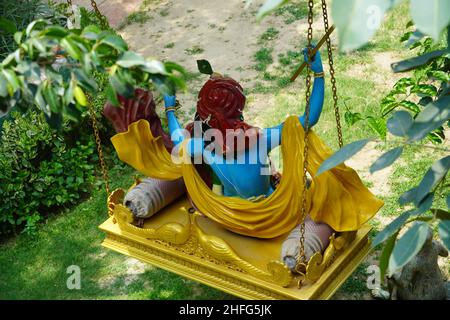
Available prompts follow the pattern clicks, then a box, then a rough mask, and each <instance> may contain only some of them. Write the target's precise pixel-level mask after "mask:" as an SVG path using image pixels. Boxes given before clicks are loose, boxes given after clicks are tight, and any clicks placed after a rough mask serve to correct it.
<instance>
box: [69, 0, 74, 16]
mask: <svg viewBox="0 0 450 320" xmlns="http://www.w3.org/2000/svg"><path fill="white" fill-rule="evenodd" d="M67 5H68V6H69V9H70V11H69V18H70V17H72V16H73V14H74V12H73V5H72V0H67Z"/></svg>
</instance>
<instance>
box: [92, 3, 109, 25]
mask: <svg viewBox="0 0 450 320" xmlns="http://www.w3.org/2000/svg"><path fill="white" fill-rule="evenodd" d="M91 6H92V8H94V11H95V14H96V15H97V18H98V19H99V20H100V23H101V24H102V27H103V30H107V29H109V23H108V19H107V18H106V17H105V16H104V15H103V14H102V13H101V12H100V10H99V9H98V6H97V2H95V0H91Z"/></svg>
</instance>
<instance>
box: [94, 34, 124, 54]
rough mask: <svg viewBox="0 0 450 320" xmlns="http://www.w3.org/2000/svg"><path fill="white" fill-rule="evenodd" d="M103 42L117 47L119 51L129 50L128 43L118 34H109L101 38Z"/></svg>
mask: <svg viewBox="0 0 450 320" xmlns="http://www.w3.org/2000/svg"><path fill="white" fill-rule="evenodd" d="M100 43H101V44H106V45H108V46H110V47H112V48H114V49H116V50H117V51H118V52H124V51H127V50H128V45H127V43H126V42H125V41H124V40H123V39H122V38H121V37H119V36H118V35H112V34H111V35H108V36H106V37H104V38H103V39H101V40H100Z"/></svg>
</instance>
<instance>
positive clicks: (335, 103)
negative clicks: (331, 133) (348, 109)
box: [322, 0, 344, 148]
mask: <svg viewBox="0 0 450 320" xmlns="http://www.w3.org/2000/svg"><path fill="white" fill-rule="evenodd" d="M322 12H323V25H324V27H325V32H327V31H328V29H329V26H328V11H327V2H326V0H322ZM326 41H327V51H328V64H329V66H330V81H331V90H332V91H333V108H334V115H335V118H336V127H337V134H338V142H339V147H340V148H342V146H343V145H344V142H343V139H342V128H341V115H340V113H339V107H338V96H337V88H336V78H335V75H334V63H333V51H332V48H331V39H330V37H328V38H327V40H326Z"/></svg>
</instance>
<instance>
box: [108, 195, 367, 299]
mask: <svg viewBox="0 0 450 320" xmlns="http://www.w3.org/2000/svg"><path fill="white" fill-rule="evenodd" d="M122 196H123V190H116V191H114V192H113V194H112V195H111V197H110V201H109V204H108V206H109V210H110V214H111V215H112V217H110V218H109V219H108V220H107V221H105V222H104V223H103V224H102V225H101V226H100V229H101V230H103V231H104V232H105V233H106V239H105V240H104V242H103V245H104V246H105V247H107V248H110V249H112V250H115V251H117V252H120V253H123V254H125V255H128V256H131V257H134V258H136V259H139V260H141V261H143V262H147V263H150V264H152V265H155V266H157V267H161V268H163V269H166V270H168V271H171V272H174V273H176V274H179V275H181V276H184V277H186V278H190V279H193V280H195V281H198V282H201V283H204V284H206V285H209V286H212V287H214V288H217V289H219V290H222V291H225V292H228V293H230V294H233V295H236V296H239V297H241V298H245V299H301V300H306V299H327V298H330V297H331V296H332V295H333V293H334V292H335V291H336V290H337V289H338V288H339V286H340V285H341V284H342V283H343V282H344V281H345V280H346V279H347V278H348V276H350V274H351V273H352V272H353V270H354V269H355V268H356V267H357V266H358V265H359V263H360V262H361V261H362V260H363V259H364V257H365V256H366V254H367V252H368V250H369V247H370V245H369V243H368V240H367V235H368V233H369V231H370V227H368V226H364V227H363V228H361V229H360V230H359V231H358V232H357V233H345V234H342V235H340V236H338V237H335V236H334V235H333V238H332V241H331V242H330V245H329V246H328V248H327V249H326V250H325V252H324V254H323V255H321V254H316V255H315V256H313V258H311V260H310V263H309V264H308V267H307V270H306V279H305V280H304V281H303V284H302V287H301V289H299V288H298V287H297V284H296V283H297V282H298V280H299V278H298V277H294V276H293V275H292V274H291V273H290V272H289V270H288V269H287V268H286V267H285V266H284V265H283V264H282V263H281V262H279V254H280V247H281V243H282V241H283V240H284V237H278V238H275V239H255V238H251V237H245V236H241V235H237V234H235V233H232V232H229V231H227V230H225V229H223V228H221V227H220V226H218V225H217V224H215V223H214V222H212V221H210V220H209V219H207V218H205V217H203V216H201V215H199V214H197V213H195V214H190V213H189V208H190V205H189V203H188V201H187V200H186V199H181V200H179V201H178V202H175V203H173V204H172V205H170V206H168V207H166V208H165V209H163V210H162V211H161V212H159V213H158V214H156V215H155V216H153V217H152V218H151V219H148V220H146V222H145V225H144V228H137V227H135V226H133V225H132V224H131V222H132V218H131V216H130V212H129V210H128V209H127V208H125V207H124V206H122V205H121V204H120V203H121V201H120V200H121V198H122Z"/></svg>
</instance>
